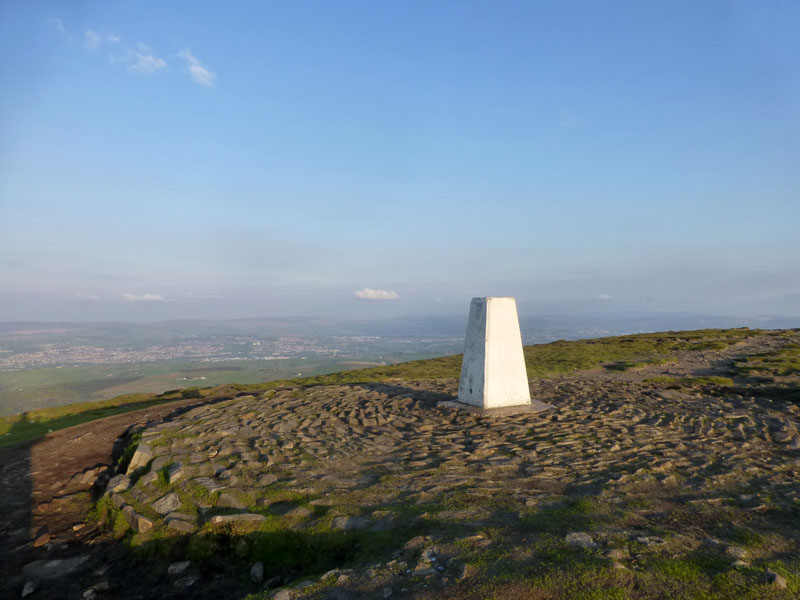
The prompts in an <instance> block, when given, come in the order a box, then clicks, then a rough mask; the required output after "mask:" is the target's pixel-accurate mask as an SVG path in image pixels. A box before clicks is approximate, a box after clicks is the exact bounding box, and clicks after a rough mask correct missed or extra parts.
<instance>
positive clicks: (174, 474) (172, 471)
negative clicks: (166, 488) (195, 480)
mask: <svg viewBox="0 0 800 600" xmlns="http://www.w3.org/2000/svg"><path fill="white" fill-rule="evenodd" d="M185 476H186V470H185V469H184V468H183V463H179V462H177V463H174V464H172V465H170V466H169V467H167V480H168V481H169V484H170V485H172V484H174V483H177V482H178V481H180V480H181V479H183V478H184V477H185Z"/></svg>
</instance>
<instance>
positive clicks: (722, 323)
mask: <svg viewBox="0 0 800 600" xmlns="http://www.w3.org/2000/svg"><path fill="white" fill-rule="evenodd" d="M465 318H466V316H464V317H428V318H422V317H405V318H397V319H388V320H382V321H378V320H366V319H317V318H273V319H240V320H228V321H200V320H196V321H195V320H178V321H165V322H159V323H118V322H103V323H36V322H16V323H14V322H12V323H0V416H2V415H9V414H15V413H19V412H24V411H27V410H34V409H38V408H45V407H51V406H60V405H64V404H71V403H76V402H86V401H96V400H104V399H108V398H112V397H115V396H119V395H121V394H126V393H133V392H144V393H162V392H164V391H167V390H171V389H178V388H187V387H208V386H213V385H219V384H223V383H242V384H248V383H256V382H261V381H270V380H275V379H284V378H290V377H297V376H309V375H318V374H323V373H333V372H337V371H342V370H348V369H354V368H360V367H368V366H375V365H381V364H393V363H397V362H403V361H409V360H416V359H421V358H430V357H435V356H443V355H448V354H458V353H460V352H461V350H462V345H463V335H464V327H465ZM521 325H522V331H523V342H524V343H525V344H535V343H544V342H549V341H553V340H557V339H565V340H570V339H581V338H588V337H602V336H606V335H620V334H627V333H638V332H647V331H659V330H665V329H692V328H699V327H734V326H742V325H748V326H758V327H792V326H795V327H796V326H798V325H800V319H790V318H785V319H778V318H764V319H752V318H751V319H735V318H720V317H698V316H680V317H676V316H670V317H641V318H636V319H633V318H624V319H615V318H609V317H603V318H600V317H597V318H582V319H576V318H567V317H537V318H525V317H523V318H522V319H521Z"/></svg>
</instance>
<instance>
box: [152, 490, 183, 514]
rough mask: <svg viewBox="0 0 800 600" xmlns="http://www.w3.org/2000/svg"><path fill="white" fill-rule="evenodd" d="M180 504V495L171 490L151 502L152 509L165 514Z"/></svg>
mask: <svg viewBox="0 0 800 600" xmlns="http://www.w3.org/2000/svg"><path fill="white" fill-rule="evenodd" d="M180 505H181V499H180V496H178V494H176V493H175V492H171V493H169V494H167V495H166V496H162V497H161V498H159V499H158V500H156V501H155V502H153V509H154V510H155V511H156V512H158V513H159V514H162V515H166V514H169V513H171V512H173V511H174V510H176V509H177V508H179V507H180Z"/></svg>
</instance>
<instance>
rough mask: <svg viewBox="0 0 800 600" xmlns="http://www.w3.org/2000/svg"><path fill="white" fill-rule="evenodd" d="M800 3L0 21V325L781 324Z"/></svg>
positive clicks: (12, 8) (797, 173) (302, 7)
mask: <svg viewBox="0 0 800 600" xmlns="http://www.w3.org/2000/svg"><path fill="white" fill-rule="evenodd" d="M798 30H800V4H797V3H792V2H777V1H776V2H761V3H754V2H689V1H687V2H663V3H655V2H639V1H637V2H602V3H600V2H593V1H591V2H539V3H534V2H465V1H460V0H459V1H453V2H444V1H442V2H427V1H426V2H409V1H404V2H395V3H390V2H347V1H343V2H282V3H278V2H248V3H244V2H225V3H223V2H213V3H211V2H194V3H192V4H191V5H188V4H185V3H164V2H147V1H140V2H133V1H125V2H112V1H102V2H100V1H98V2H66V1H64V2H46V1H42V2H35V3H34V2H5V3H2V4H0V89H2V90H3V92H2V94H0V320H18V319H38V320H62V319H123V320H141V319H161V318H180V317H209V318H227V317H246V316H271V315H330V316H338V315H362V314H363V315H367V316H371V317H374V316H393V315H399V314H438V313H459V312H464V313H466V311H467V309H468V305H469V299H470V298H471V297H472V296H485V295H514V296H516V297H517V301H518V304H519V306H520V310H521V311H522V312H524V313H527V314H539V313H547V314H572V313H575V314H578V313H594V312H598V313H619V314H634V313H636V314H638V313H642V312H682V313H685V312H695V313H712V314H729V315H756V314H767V313H774V314H792V315H798V314H800V261H798V257H800V235H798V227H797V226H798V223H800V197H799V196H800V194H799V193H798V190H800V164H798V163H800V160H799V159H800V119H799V118H798V116H799V115H800V36H797V35H796V34H797V31H798Z"/></svg>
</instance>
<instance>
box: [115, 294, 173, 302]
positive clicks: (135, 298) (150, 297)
mask: <svg viewBox="0 0 800 600" xmlns="http://www.w3.org/2000/svg"><path fill="white" fill-rule="evenodd" d="M120 296H121V297H122V301H123V302H164V301H166V298H164V296H162V295H160V294H131V293H130V292H122V294H120Z"/></svg>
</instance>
